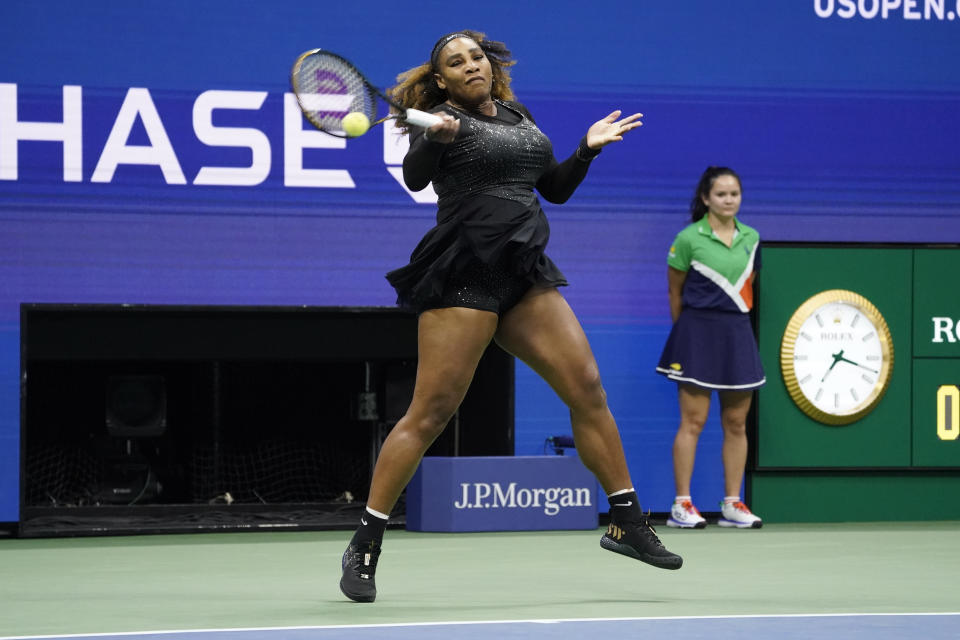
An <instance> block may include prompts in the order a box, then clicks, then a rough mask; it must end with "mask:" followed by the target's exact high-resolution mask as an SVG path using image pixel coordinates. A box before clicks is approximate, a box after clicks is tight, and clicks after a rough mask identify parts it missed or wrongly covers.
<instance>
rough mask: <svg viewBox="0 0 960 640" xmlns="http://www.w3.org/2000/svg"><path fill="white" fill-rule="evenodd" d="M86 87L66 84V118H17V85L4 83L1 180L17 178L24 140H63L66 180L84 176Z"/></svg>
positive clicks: (1, 92) (0, 110)
mask: <svg viewBox="0 0 960 640" xmlns="http://www.w3.org/2000/svg"><path fill="white" fill-rule="evenodd" d="M82 96H83V88H82V87H78V86H75V85H64V87H63V122H21V121H19V120H17V85H15V84H10V83H0V180H16V179H17V175H18V165H19V157H18V155H17V143H18V142H19V141H20V140H41V141H46V142H62V143H63V181H64V182H80V181H81V180H83V100H82Z"/></svg>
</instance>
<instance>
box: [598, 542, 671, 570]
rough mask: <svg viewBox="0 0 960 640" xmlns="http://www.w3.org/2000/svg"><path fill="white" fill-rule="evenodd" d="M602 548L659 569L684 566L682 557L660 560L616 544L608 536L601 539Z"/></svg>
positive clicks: (629, 547)
mask: <svg viewBox="0 0 960 640" xmlns="http://www.w3.org/2000/svg"><path fill="white" fill-rule="evenodd" d="M600 546H601V547H603V548H604V549H606V550H607V551H613V552H614V553H619V554H621V555H625V556H627V557H629V558H633V559H634V560H639V561H640V562H645V563H646V564H649V565H650V566H653V567H657V568H658V569H679V568H680V567H682V566H683V558H681V557H680V556H673V557H672V558H658V557H657V556H651V555H650V554H643V553H639V552H638V551H637V550H636V549H634V548H633V547H631V546H629V545H625V544H620V543H619V542H615V541H613V540H611V539H610V538H607V537H606V536H604V537H603V538H600Z"/></svg>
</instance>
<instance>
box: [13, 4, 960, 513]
mask: <svg viewBox="0 0 960 640" xmlns="http://www.w3.org/2000/svg"><path fill="white" fill-rule="evenodd" d="M361 13H362V15H361V16H357V15H356V14H357V12H356V11H355V10H354V9H353V8H352V7H350V6H348V5H343V6H341V5H336V6H333V5H330V4H329V3H323V4H322V5H321V4H306V5H305V4H303V3H295V2H291V1H289V0H280V1H277V2H270V3H265V2H259V1H253V0H235V1H232V2H225V1H224V0H208V1H207V2H203V3H196V2H189V1H188V0H166V1H162V2H161V1H159V0H145V1H143V2H136V3H128V2H117V1H109V0H98V1H93V2H85V3H71V2H66V1H65V0H51V1H49V2H44V3H37V2H30V1H27V0H11V1H8V2H4V3H2V5H0V60H2V64H0V217H2V225H0V229H2V230H0V522H2V521H6V522H12V521H16V520H17V519H18V517H19V516H18V513H19V476H20V459H19V449H20V446H19V444H20V435H19V433H20V409H19V407H20V403H19V390H20V347H19V344H20V328H19V315H18V314H19V305H20V304H21V303H24V302H69V303H155V304H205V305H208V304H229V305H323V306H337V305H348V306H380V305H392V304H393V303H394V298H395V296H394V292H393V291H392V290H391V289H390V287H389V285H388V284H387V282H386V280H385V279H384V277H383V275H384V273H385V272H387V271H388V270H390V269H393V268H396V267H398V266H401V265H403V264H405V262H406V260H407V258H408V256H409V253H410V251H411V250H412V248H413V247H414V246H415V245H416V243H417V241H418V240H419V239H420V237H421V236H422V235H423V233H424V232H426V230H427V229H429V228H430V226H431V225H432V223H433V220H434V215H435V209H434V206H433V204H432V198H431V194H430V192H429V191H427V192H421V193H410V192H409V191H407V190H406V189H405V188H404V186H403V185H402V184H401V181H400V180H399V179H398V176H399V173H398V170H399V165H400V164H401V162H402V157H403V148H404V146H403V145H404V144H405V141H404V140H402V139H398V138H397V136H395V135H394V133H393V132H392V131H391V130H390V129H389V128H375V129H373V130H372V131H371V132H369V133H368V134H367V135H365V136H363V137H361V138H358V139H354V140H349V141H344V140H341V139H335V138H331V137H329V136H325V135H324V134H322V133H320V132H317V131H315V130H312V129H311V128H310V127H309V125H308V124H307V123H306V122H305V121H304V120H303V118H302V117H301V116H300V114H299V111H298V109H297V107H296V104H295V102H294V100H293V97H292V95H291V94H290V90H289V87H288V74H289V70H290V66H291V64H292V62H293V60H294V59H295V58H296V56H297V55H299V54H300V53H301V52H303V51H305V50H307V49H312V48H315V47H324V48H327V49H330V50H332V51H336V52H338V53H341V54H342V55H345V56H346V57H348V58H350V59H351V60H353V62H355V63H356V64H357V65H358V66H359V67H360V68H361V69H363V70H364V72H365V73H366V74H367V75H369V76H370V77H371V78H372V79H373V81H374V82H375V83H377V84H379V85H381V86H388V85H390V84H391V83H393V82H394V80H395V78H396V76H397V74H398V73H400V72H402V71H404V70H405V69H408V68H410V67H413V66H415V65H417V64H420V63H421V62H423V61H424V60H425V59H426V57H427V56H428V54H429V50H430V47H431V46H432V44H433V42H434V41H435V40H436V39H437V37H439V35H441V34H443V33H446V32H449V31H451V30H454V29H459V28H463V27H469V28H474V29H477V30H480V31H484V32H486V33H487V34H488V35H489V36H490V37H492V38H494V39H497V40H503V41H505V42H506V43H507V44H508V46H509V47H510V48H511V49H512V51H513V53H514V56H515V58H516V59H517V60H518V64H517V66H516V67H514V68H513V69H512V73H513V79H514V83H513V87H514V89H515V92H516V94H517V98H518V99H519V100H520V101H521V102H523V103H524V104H526V105H527V106H528V108H529V109H530V111H531V113H532V114H533V115H534V117H535V118H536V120H537V123H538V125H539V126H540V128H541V129H542V130H543V131H544V132H545V133H546V134H547V135H548V136H549V137H550V138H551V140H552V141H553V144H554V148H555V151H556V154H557V156H558V157H560V158H561V159H562V158H564V157H566V156H567V155H568V154H569V153H571V152H572V151H573V149H574V148H575V146H576V144H577V141H578V140H579V139H580V137H581V136H582V135H583V134H584V133H585V131H586V129H587V127H588V126H589V125H590V124H591V123H592V122H594V121H596V120H598V119H599V118H601V117H603V116H605V115H607V114H608V113H609V112H610V111H612V110H613V109H623V110H624V111H625V112H643V113H644V126H643V127H642V128H641V129H639V130H638V131H635V132H633V133H631V134H630V136H629V137H628V138H627V139H625V140H624V141H623V142H622V143H618V144H616V145H612V146H611V147H609V148H607V149H605V150H604V151H603V153H602V154H601V155H600V157H598V158H597V160H595V161H594V163H593V165H592V167H591V169H590V173H589V175H588V177H587V179H586V180H585V182H584V183H583V184H582V185H581V187H580V189H579V190H578V192H577V193H576V194H575V196H574V197H573V198H572V199H571V200H570V201H569V202H568V203H566V204H565V205H563V206H555V205H547V206H546V207H545V210H546V212H547V215H548V216H549V218H550V222H551V228H552V238H551V244H550V247H549V249H548V252H549V254H550V255H551V257H552V258H553V259H554V260H555V261H556V262H557V263H558V265H560V267H561V269H562V270H563V271H564V273H565V274H566V275H567V277H568V279H569V280H570V282H571V286H570V287H568V288H566V289H564V290H563V293H564V295H565V296H566V297H567V299H568V301H569V302H570V304H571V306H572V307H573V309H574V311H575V312H576V313H577V315H578V317H579V318H580V320H581V322H582V323H583V325H584V327H585V329H586V331H587V334H588V337H589V338H590V341H591V345H592V347H593V349H594V352H595V354H596V356H597V359H598V362H599V364H600V370H601V373H602V375H603V379H604V383H605V388H606V390H607V394H608V399H609V402H610V405H611V408H612V409H613V411H614V415H615V416H616V418H617V420H618V424H619V426H620V429H621V433H622V437H623V441H624V445H625V449H626V452H627V457H628V463H629V465H630V469H631V471H632V473H633V476H634V483H635V484H636V486H637V489H638V492H639V495H640V498H641V501H642V502H643V504H644V508H645V509H647V508H649V509H652V510H654V511H663V510H666V509H667V508H668V506H669V502H670V501H671V500H672V497H673V493H674V491H673V482H672V469H671V445H672V439H673V434H674V433H675V430H676V424H677V422H678V419H679V414H678V409H677V404H676V391H675V388H674V386H673V385H672V384H671V383H667V382H665V381H663V380H662V379H661V378H660V377H659V376H657V375H656V374H655V373H654V366H655V363H656V361H657V358H658V356H659V351H660V349H661V347H662V344H663V341H664V339H665V337H666V335H667V332H668V331H669V325H670V315H669V309H668V304H667V295H666V275H665V271H666V264H665V260H666V252H667V249H668V247H669V245H670V243H671V240H672V239H673V237H674V235H675V234H676V233H677V232H678V231H679V230H680V228H682V227H683V226H684V225H685V224H686V223H687V220H688V214H687V213H686V206H687V203H688V202H689V200H690V196H691V194H692V190H693V187H694V184H695V183H696V180H697V178H698V177H699V175H700V173H701V172H702V171H703V169H704V168H705V167H706V166H708V165H728V166H732V167H734V168H735V169H737V171H738V172H739V173H740V175H741V176H742V177H743V182H744V184H743V188H744V204H743V208H742V211H741V217H742V219H743V220H744V221H745V222H748V223H749V224H750V225H751V226H754V227H755V228H757V229H758V230H759V232H760V234H761V238H762V239H764V240H784V241H791V240H792V241H844V242H871V243H877V242H915V243H922V242H943V241H954V242H955V241H958V240H960V214H958V211H960V189H958V187H957V185H958V184H960V181H958V179H957V178H958V177H960V146H958V145H957V144H956V141H957V140H960V120H958V119H957V118H956V113H957V111H958V107H960V67H958V65H957V64H956V60H957V59H958V58H960V55H958V54H960V38H958V35H960V6H958V0H876V1H871V0H867V1H857V2H854V1H853V0H790V1H789V2H776V3H774V2H768V1H766V0H738V1H736V2H729V3H716V2H711V1H709V0H691V1H690V2H683V3H676V2H670V1H669V0H648V1H645V2H635V3H626V4H624V3H605V2H600V3H589V4H584V3H580V2H573V1H567V0H560V1H553V2H525V3H516V2H509V1H506V0H491V1H490V2H487V3H485V4H484V5H483V9H482V11H480V12H478V13H479V15H478V14H477V13H473V14H471V15H470V16H464V15H460V14H458V13H457V12H456V11H455V9H454V8H452V7H451V6H450V5H449V3H445V2H439V1H437V0H427V1H425V2H421V3H418V9H417V12H416V15H415V16H412V15H407V14H405V13H403V12H402V11H400V10H398V8H397V6H396V5H395V4H394V3H377V2H375V3H372V4H369V5H366V6H365V7H364V9H363V11H362V12H361ZM610 15H615V16H616V18H615V19H610V17H609V16H610ZM465 23H466V24H465ZM711 420H712V422H711V425H713V426H712V427H710V428H708V429H707V430H706V432H705V433H704V435H703V437H702V439H701V447H700V453H699V457H698V460H697V470H696V473H695V476H694V486H693V491H694V494H695V497H696V496H703V499H702V504H703V505H706V506H704V508H705V509H706V508H707V506H709V505H710V504H711V503H713V502H715V501H717V500H719V499H720V497H722V487H721V486H720V485H721V482H720V478H721V477H722V471H721V470H720V441H721V434H720V429H719V426H718V424H717V422H716V415H715V413H714V414H713V416H712V418H711ZM564 432H567V433H568V432H569V418H568V415H567V410H566V408H565V407H564V406H563V405H562V403H560V401H559V400H558V399H557V398H556V397H555V395H554V394H553V392H552V391H551V389H550V388H549V387H548V386H547V385H546V384H545V383H544V382H543V381H542V380H540V379H539V378H537V377H536V376H535V375H534V374H533V373H532V372H531V371H530V370H529V369H527V368H526V367H524V366H519V367H518V369H517V399H516V437H515V442H516V453H517V454H519V455H530V454H534V453H538V452H540V451H541V450H542V446H543V442H544V440H545V438H547V437H550V436H553V435H557V434H558V433H564Z"/></svg>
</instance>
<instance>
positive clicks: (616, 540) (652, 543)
mask: <svg viewBox="0 0 960 640" xmlns="http://www.w3.org/2000/svg"><path fill="white" fill-rule="evenodd" d="M600 546H601V547H603V548H604V549H606V550H607V551H613V552H615V553H622V554H623V555H625V556H630V557H631V558H635V559H637V560H639V561H640V562H646V563H647V564H649V565H653V566H654V567H659V568H660V569H679V568H680V567H681V566H682V565H683V558H681V557H680V556H678V555H677V554H675V553H671V552H670V551H667V548H666V547H664V546H663V543H662V542H660V538H658V537H657V532H656V531H655V530H654V529H653V527H652V526H650V522H649V521H648V520H647V519H646V518H643V519H642V520H640V522H625V523H622V524H614V523H612V522H611V523H610V526H609V527H607V532H606V533H605V534H603V537H602V538H600Z"/></svg>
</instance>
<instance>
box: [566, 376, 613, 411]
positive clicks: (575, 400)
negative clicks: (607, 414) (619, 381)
mask: <svg viewBox="0 0 960 640" xmlns="http://www.w3.org/2000/svg"><path fill="white" fill-rule="evenodd" d="M569 404H570V408H571V409H572V410H574V411H576V410H590V409H602V408H604V407H606V406H607V392H606V390H605V389H604V388H603V381H602V380H601V379H600V371H599V370H598V369H597V368H596V367H595V366H590V367H586V368H585V369H584V370H583V371H582V372H581V373H580V375H579V376H578V378H577V381H576V385H575V390H574V392H573V394H572V397H571V399H570V401H569Z"/></svg>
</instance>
